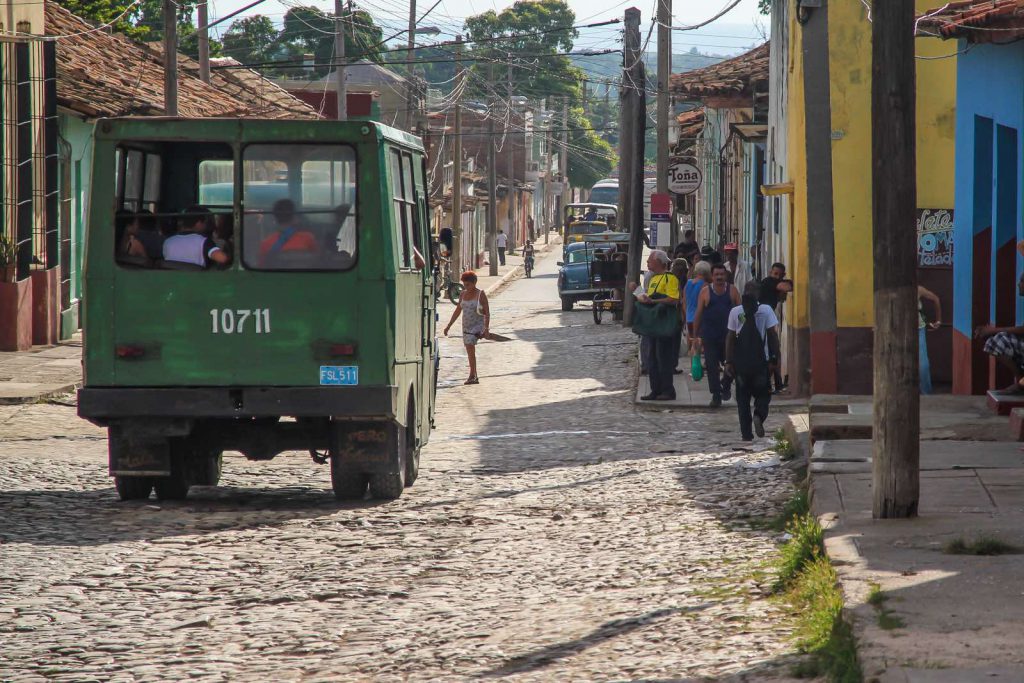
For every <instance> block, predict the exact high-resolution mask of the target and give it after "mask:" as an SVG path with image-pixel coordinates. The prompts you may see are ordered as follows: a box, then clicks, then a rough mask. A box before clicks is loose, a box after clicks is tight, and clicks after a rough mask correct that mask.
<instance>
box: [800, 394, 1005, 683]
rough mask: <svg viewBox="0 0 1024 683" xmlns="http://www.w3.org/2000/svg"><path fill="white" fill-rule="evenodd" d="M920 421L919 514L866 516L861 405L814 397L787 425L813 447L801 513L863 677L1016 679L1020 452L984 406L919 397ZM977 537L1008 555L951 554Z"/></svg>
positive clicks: (865, 430)
mask: <svg viewBox="0 0 1024 683" xmlns="http://www.w3.org/2000/svg"><path fill="white" fill-rule="evenodd" d="M921 423H922V441H921V479H920V481H921V495H920V510H919V517H917V518H916V519H911V520H874V519H872V516H871V508H872V498H873V492H872V474H871V464H872V463H871V456H872V443H871V441H870V440H869V438H870V424H871V398H870V397H815V398H814V399H812V401H811V412H810V415H809V420H808V419H807V416H802V417H801V418H797V417H796V416H794V419H792V420H791V427H794V431H802V432H803V434H802V437H803V438H801V439H800V441H804V442H809V443H810V444H811V445H810V448H811V454H810V455H811V458H810V471H811V474H810V484H811V503H812V510H813V512H814V514H815V515H816V516H817V517H818V519H819V520H820V522H821V524H822V526H823V527H824V528H825V547H826V551H827V552H828V555H829V557H830V559H831V560H832V562H833V564H834V565H835V568H836V572H837V573H838V575H839V579H840V583H841V585H842V590H843V594H844V597H845V600H846V612H847V616H848V617H849V618H850V621H851V622H852V624H853V628H854V633H855V635H856V638H857V647H858V653H859V657H860V660H861V664H862V667H863V670H864V677H865V680H866V681H879V683H896V682H899V683H910V682H914V683H917V682H926V681H927V682H934V683H946V682H952V681H956V682H957V683H970V682H972V681H983V680H984V681H992V680H998V681H1024V590H1022V588H1021V587H1022V585H1024V554H1021V552H1022V550H1024V452H1022V451H1021V444H1020V443H1019V442H1017V441H1011V440H1009V426H1008V419H1007V418H1006V417H1002V418H997V417H995V416H994V415H993V413H991V411H989V410H988V409H987V408H986V407H985V398H984V397H977V396H973V397H971V396H925V397H922V402H921ZM865 437H867V438H865ZM982 538H990V539H997V540H999V541H1002V542H1004V543H1007V544H1009V545H1011V546H1014V547H1015V548H1016V550H1015V551H1014V552H1011V553H1010V554H1002V555H987V556H986V555H974V554H952V553H951V552H950V551H951V548H950V547H949V545H950V544H951V543H952V542H954V541H963V542H966V543H968V544H970V543H972V542H974V541H976V540H978V539H982ZM872 594H875V595H876V597H875V599H874V600H872V601H870V602H869V597H870V596H871V595H872ZM879 595H880V596H881V597H880V598H879V597H877V596H879Z"/></svg>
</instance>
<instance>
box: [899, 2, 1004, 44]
mask: <svg viewBox="0 0 1024 683" xmlns="http://www.w3.org/2000/svg"><path fill="white" fill-rule="evenodd" d="M917 28H918V35H939V36H941V37H943V38H966V39H967V40H968V41H970V42H974V43H1003V42H1010V41H1014V40H1017V39H1019V38H1020V37H1022V36H1024V0H960V1H959V2H950V3H947V4H946V5H944V6H942V7H940V8H938V9H935V10H932V11H930V12H925V13H924V14H923V15H922V16H921V18H920V19H919V20H918V25H917Z"/></svg>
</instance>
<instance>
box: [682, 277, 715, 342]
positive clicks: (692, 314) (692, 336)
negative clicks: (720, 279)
mask: <svg viewBox="0 0 1024 683" xmlns="http://www.w3.org/2000/svg"><path fill="white" fill-rule="evenodd" d="M690 273H691V275H690V279H689V280H687V281H686V286H685V287H684V288H683V296H684V299H683V308H684V310H685V311H686V317H685V318H684V320H686V343H687V349H686V350H687V353H689V354H691V355H692V354H693V353H694V350H695V349H697V347H698V339H697V332H696V330H694V329H693V321H694V319H695V318H696V317H697V300H698V299H699V298H700V291H701V290H702V289H704V287H705V286H706V285H707V284H708V283H710V282H711V264H710V263H708V262H707V261H698V262H697V263H696V264H694V266H693V268H692V269H691V270H690Z"/></svg>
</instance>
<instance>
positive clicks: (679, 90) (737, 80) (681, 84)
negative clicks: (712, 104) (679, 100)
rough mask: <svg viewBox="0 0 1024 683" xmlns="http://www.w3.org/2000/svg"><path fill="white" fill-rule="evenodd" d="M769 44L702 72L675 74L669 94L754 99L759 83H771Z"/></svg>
mask: <svg viewBox="0 0 1024 683" xmlns="http://www.w3.org/2000/svg"><path fill="white" fill-rule="evenodd" d="M769 45H770V44H769V43H764V44H763V45H760V46H758V47H756V48H754V49H753V50H751V51H749V52H745V53H744V54H742V55H739V56H738V57H733V58H732V59H727V60H725V61H724V62H719V63H717V64H712V65H711V66H705V67H703V68H701V69H694V70H693V71H685V72H683V73H678V74H672V76H671V77H670V79H669V92H670V93H671V94H672V95H673V96H676V97H687V98H691V99H701V98H705V97H727V96H731V95H740V96H753V94H754V92H755V90H756V89H757V86H758V83H759V82H767V80H768V57H769V54H770V47H769Z"/></svg>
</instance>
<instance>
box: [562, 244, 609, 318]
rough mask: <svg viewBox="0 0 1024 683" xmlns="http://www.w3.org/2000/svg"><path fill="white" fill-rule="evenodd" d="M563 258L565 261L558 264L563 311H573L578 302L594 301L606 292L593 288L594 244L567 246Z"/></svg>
mask: <svg viewBox="0 0 1024 683" xmlns="http://www.w3.org/2000/svg"><path fill="white" fill-rule="evenodd" d="M562 258H564V259H565V260H564V261H559V262H558V266H559V267H558V297H559V298H560V299H561V300H562V310H563V311H571V310H572V305H573V304H574V303H576V302H577V301H593V299H594V295H595V294H597V293H599V292H603V291H604V290H599V289H595V288H594V287H592V286H591V282H590V263H591V262H592V261H593V260H594V249H593V245H592V244H588V243H586V242H572V243H570V244H566V245H565V249H564V250H563V253H562Z"/></svg>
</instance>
